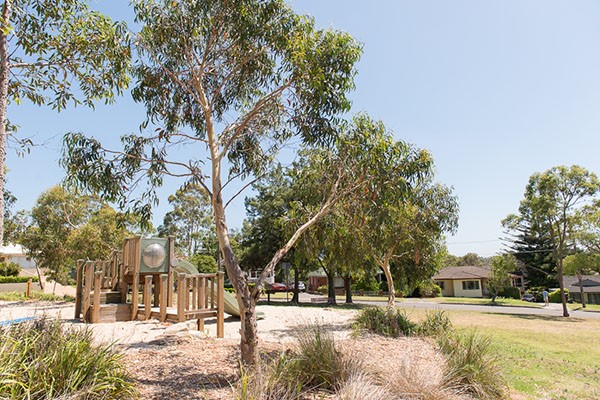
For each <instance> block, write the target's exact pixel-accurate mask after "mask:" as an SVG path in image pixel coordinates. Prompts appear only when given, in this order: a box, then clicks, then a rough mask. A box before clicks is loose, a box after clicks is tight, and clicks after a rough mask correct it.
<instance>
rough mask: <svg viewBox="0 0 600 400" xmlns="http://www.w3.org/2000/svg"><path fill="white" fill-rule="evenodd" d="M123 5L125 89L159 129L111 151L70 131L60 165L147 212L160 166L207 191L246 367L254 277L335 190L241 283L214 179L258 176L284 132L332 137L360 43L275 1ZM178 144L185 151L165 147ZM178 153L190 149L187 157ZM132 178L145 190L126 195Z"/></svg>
mask: <svg viewBox="0 0 600 400" xmlns="http://www.w3.org/2000/svg"><path fill="white" fill-rule="evenodd" d="M133 3H134V9H135V13H136V20H137V22H138V23H139V24H140V25H141V31H140V33H139V35H137V37H136V44H137V50H138V53H139V58H138V60H137V63H136V66H135V76H136V78H137V81H138V85H137V86H136V87H135V88H134V90H133V96H134V98H135V100H137V101H139V102H142V103H143V104H144V105H145V107H146V110H147V114H148V120H147V123H149V122H152V123H154V124H160V125H161V126H160V127H159V128H157V129H156V130H155V131H154V133H152V134H148V135H144V134H142V135H129V136H126V137H124V138H123V143H124V149H123V151H121V152H108V151H106V150H105V149H103V147H102V145H101V143H99V142H98V141H96V140H94V139H89V138H86V137H84V136H83V135H79V134H73V135H69V136H68V137H67V138H66V140H65V145H66V154H67V157H66V159H65V161H64V165H65V166H66V167H67V169H68V170H69V175H70V177H71V178H76V179H77V180H78V182H79V183H80V185H82V186H83V187H85V188H87V189H91V190H99V191H102V192H103V195H104V196H105V198H106V199H107V200H110V201H118V202H120V204H121V205H123V206H129V207H132V208H134V209H136V210H137V211H138V212H139V213H142V214H143V215H144V216H145V217H146V219H149V216H150V213H151V206H152V204H153V203H154V202H155V201H156V200H157V199H156V192H155V190H154V189H155V188H156V187H157V186H160V185H161V184H162V182H163V179H164V176H165V175H174V176H178V177H182V178H187V179H190V180H191V181H192V182H194V183H197V184H200V185H202V186H203V187H204V188H205V189H206V191H207V193H208V194H209V196H210V198H211V204H212V206H213V215H214V219H215V227H216V233H217V238H218V242H219V247H220V250H221V252H222V254H223V260H224V264H225V267H226V269H227V273H228V276H229V278H230V280H231V281H232V284H233V286H234V287H235V289H236V295H237V298H238V304H239V305H240V309H241V311H242V312H241V320H242V329H241V350H242V351H241V354H242V359H243V361H244V362H246V363H249V364H254V363H255V362H256V360H257V343H258V339H257V337H256V315H255V304H256V301H257V300H258V297H259V294H260V291H261V290H262V288H263V283H264V280H265V279H266V276H267V275H268V273H269V272H270V271H271V270H273V268H275V266H276V265H277V263H278V262H279V261H280V260H281V259H282V258H283V257H285V255H286V253H287V252H288V251H289V250H290V249H291V247H292V246H293V244H294V243H295V242H296V241H297V240H298V238H299V237H300V236H301V234H302V233H303V232H304V231H305V230H306V229H308V227H309V226H310V225H311V224H312V223H314V222H315V221H316V220H318V219H319V218H320V217H321V216H322V215H323V214H325V213H326V212H327V210H328V208H329V207H330V206H331V203H332V202H333V200H334V199H333V198H328V199H329V200H330V201H329V202H328V203H326V204H324V207H323V212H322V213H318V214H315V215H314V216H313V218H311V219H309V220H308V221H307V225H302V227H301V228H300V229H299V231H298V232H296V233H295V234H294V235H292V237H291V238H290V239H289V240H288V241H287V242H286V244H285V245H284V246H283V247H282V248H280V249H279V250H278V251H277V252H276V253H275V255H274V256H273V257H272V259H271V261H269V263H268V264H267V265H266V267H265V270H264V271H263V274H262V275H261V280H260V281H259V282H258V283H257V284H256V285H255V287H254V288H253V289H252V290H250V288H249V286H248V282H247V280H246V279H245V277H244V272H243V270H242V269H241V268H240V265H239V263H238V261H237V258H236V256H235V254H234V252H233V249H232V246H231V242H230V238H229V230H228V228H227V222H226V215H225V208H226V206H227V205H228V204H229V201H231V199H229V200H226V199H225V198H224V192H223V188H224V187H225V186H227V185H228V182H229V181H230V180H232V179H236V178H241V179H245V178H248V177H252V176H253V177H259V176H262V175H263V174H265V172H266V171H268V169H269V168H270V166H271V161H273V160H274V156H275V154H276V153H277V151H278V150H279V148H280V147H281V146H282V144H283V143H285V141H286V140H287V139H289V138H291V137H293V136H296V137H297V138H298V139H299V140H300V141H302V142H304V143H307V144H319V145H322V144H328V143H331V142H332V141H333V140H334V139H335V137H336V135H337V132H338V131H337V125H338V122H339V121H340V117H339V115H340V114H341V113H342V112H345V111H348V110H349V108H350V102H349V100H348V99H347V97H346V92H347V91H348V90H351V89H352V88H353V85H354V83H353V77H354V74H355V69H354V64H355V63H356V61H357V60H358V58H359V56H360V46H359V45H358V44H357V43H356V42H355V41H354V40H353V39H352V38H351V37H350V36H349V35H347V34H345V33H341V32H336V31H333V30H319V29H317V28H315V25H314V22H313V20H312V19H310V18H307V17H303V16H299V15H296V14H295V13H294V12H293V11H292V9H291V7H290V6H289V5H287V4H285V3H284V2H283V0H239V1H228V0H217V1H215V0H210V1H209V0H200V1H198V0H179V1H170V0H160V1H159V0H136V1H134V2H133ZM167 94H168V95H167ZM144 125H146V124H144ZM183 145H185V148H186V150H187V151H186V152H181V151H175V152H172V151H171V150H173V149H175V150H179V149H181V148H182V146H183ZM189 152H194V153H193V155H190V156H189V158H188V157H187V155H189ZM224 161H227V163H226V164H225V163H224ZM205 162H207V165H206V166H205V165H204V163H205ZM227 168H229V170H228V171H227ZM227 172H228V173H227ZM224 175H227V176H228V178H227V180H225V181H224V178H223V176H224ZM138 178H143V179H138ZM136 182H137V183H139V184H147V187H146V188H144V190H143V191H142V192H141V193H143V195H142V196H139V197H137V198H135V199H134V200H133V201H132V202H131V203H130V202H129V201H128V193H129V191H130V190H131V189H134V188H135V183H136ZM332 189H334V191H335V187H333V188H332ZM233 197H235V195H233Z"/></svg>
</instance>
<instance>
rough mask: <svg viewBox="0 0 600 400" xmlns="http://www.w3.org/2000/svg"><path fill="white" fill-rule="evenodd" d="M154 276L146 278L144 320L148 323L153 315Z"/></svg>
mask: <svg viewBox="0 0 600 400" xmlns="http://www.w3.org/2000/svg"><path fill="white" fill-rule="evenodd" d="M152 278H153V276H152V275H146V276H145V277H144V319H145V320H146V321H148V320H149V319H150V315H151V313H152Z"/></svg>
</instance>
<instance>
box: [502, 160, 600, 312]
mask: <svg viewBox="0 0 600 400" xmlns="http://www.w3.org/2000/svg"><path fill="white" fill-rule="evenodd" d="M599 191H600V181H599V180H598V178H597V177H596V175H595V174H593V173H591V172H589V171H587V170H586V169H584V168H582V167H580V166H577V165H573V166H571V167H565V166H559V167H554V168H551V169H549V170H547V171H545V172H543V173H535V174H533V175H532V176H531V177H530V178H529V182H528V183H527V186H526V188H525V195H524V199H523V200H521V204H520V206H519V214H518V215H512V216H509V217H508V218H507V220H508V221H512V226H518V224H521V223H525V222H526V223H529V224H530V228H531V231H532V232H535V233H536V234H538V236H541V235H545V234H547V235H548V239H549V241H550V243H551V249H552V255H553V258H554V262H555V266H556V278H557V280H558V284H559V287H560V290H561V297H562V303H563V316H565V317H568V316H569V311H568V309H567V302H566V296H565V292H564V288H563V285H564V283H563V259H564V257H565V256H567V255H568V250H567V244H568V243H569V241H568V239H569V238H570V235H571V234H572V232H573V229H574V227H575V225H576V221H577V220H576V216H577V211H578V210H579V209H580V208H581V206H582V205H583V204H585V202H588V201H591V200H592V199H593V198H594V196H595V195H596V194H597V193H598V192H599Z"/></svg>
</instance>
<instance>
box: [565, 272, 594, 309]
mask: <svg viewBox="0 0 600 400" xmlns="http://www.w3.org/2000/svg"><path fill="white" fill-rule="evenodd" d="M563 284H564V287H565V289H569V297H571V298H572V299H573V301H576V302H578V303H581V292H582V291H583V296H584V299H585V302H586V304H600V275H582V276H581V286H580V283H579V278H577V276H563ZM581 289H583V290H581Z"/></svg>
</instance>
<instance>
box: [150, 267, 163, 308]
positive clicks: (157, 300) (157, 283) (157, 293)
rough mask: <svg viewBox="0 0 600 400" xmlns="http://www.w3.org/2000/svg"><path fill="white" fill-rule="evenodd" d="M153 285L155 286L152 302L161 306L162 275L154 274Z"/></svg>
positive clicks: (156, 305) (155, 305)
mask: <svg viewBox="0 0 600 400" xmlns="http://www.w3.org/2000/svg"><path fill="white" fill-rule="evenodd" d="M152 287H153V288H154V300H153V301H152V304H154V307H159V306H160V290H161V289H162V288H161V287H160V275H152Z"/></svg>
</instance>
